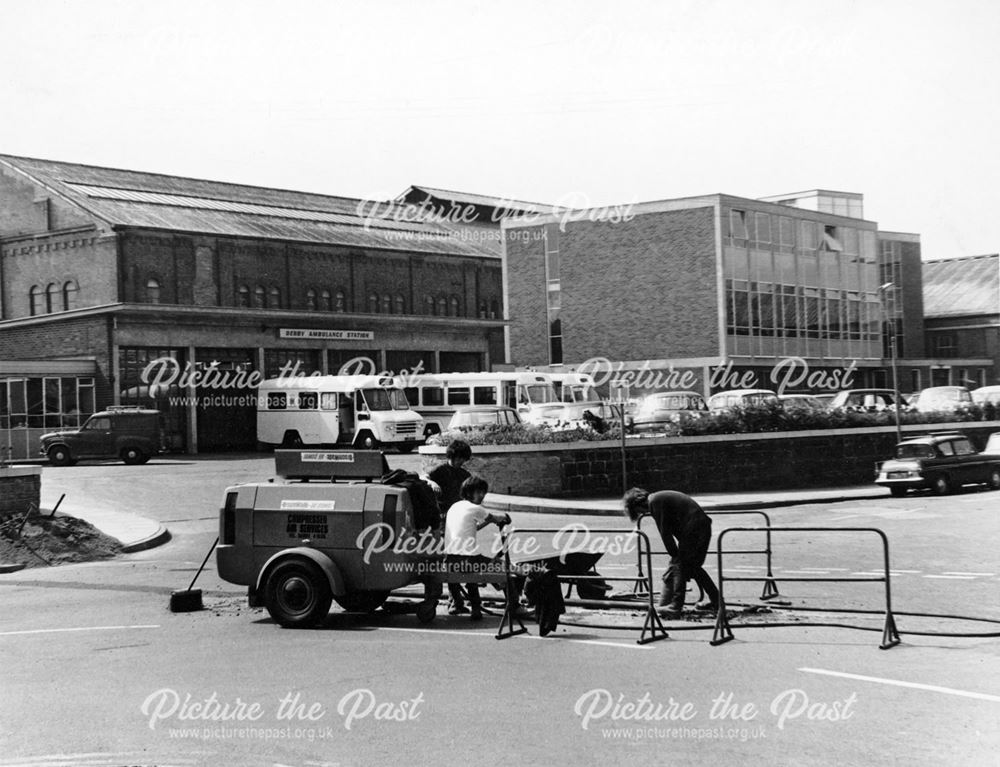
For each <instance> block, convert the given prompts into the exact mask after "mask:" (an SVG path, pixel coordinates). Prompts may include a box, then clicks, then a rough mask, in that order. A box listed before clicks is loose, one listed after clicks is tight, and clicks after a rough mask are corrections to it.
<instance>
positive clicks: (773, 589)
mask: <svg viewBox="0 0 1000 767" xmlns="http://www.w3.org/2000/svg"><path fill="white" fill-rule="evenodd" d="M705 513H706V514H708V516H710V517H715V516H724V515H729V516H732V515H736V514H744V515H745V514H754V515H756V516H760V517H763V518H764V524H765V525H766V528H764V535H765V540H766V543H765V548H764V549H746V550H733V551H730V552H727V553H729V554H764V555H765V556H766V558H767V578H766V579H765V580H764V588H763V590H762V591H761V595H760V599H762V600H765V601H766V600H768V599H774V598H775V597H776V596H780V595H779V593H778V584H777V582H776V581H775V580H774V573H773V571H772V569H771V517H770V516H768V514H767V513H766V512H763V511H760V510H758V509H753V510H733V511H706V512H705ZM651 516H652V514H643V515H641V516H640V517H639V519H638V520H637V521H636V523H635V524H636V527H637V528H639V527H641V526H642V520H643V519H645V518H646V517H651ZM727 529H735V528H727ZM722 532H725V530H723V531H722ZM721 537H722V534H721V533H720V534H719V536H718V537H717V538H716V543H715V545H716V548H715V549H710V550H709V552H708V553H709V554H716V555H717V554H718V553H719V548H718V547H719V541H720V540H721ZM652 553H653V554H656V555H657V556H667V552H665V551H654V552H652ZM636 567H637V578H636V583H635V587H634V588H633V593H634V594H636V595H637V596H638V595H639V590H638V589H639V583H640V581H641V580H644V577H643V574H642V559H641V557H640V558H639V559H638V561H637V564H636ZM704 596H705V593H704V591H702V593H701V595H700V596H699V597H698V601H700V600H701V599H702V598H703V597H704Z"/></svg>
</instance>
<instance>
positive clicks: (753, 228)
mask: <svg viewBox="0 0 1000 767" xmlns="http://www.w3.org/2000/svg"><path fill="white" fill-rule="evenodd" d="M726 240H727V244H729V245H733V246H736V247H746V246H747V245H749V246H751V247H760V248H764V249H767V250H770V249H771V247H772V246H773V247H774V249H775V250H778V251H780V252H783V253H791V252H793V251H794V250H795V249H796V246H797V247H798V249H799V250H800V251H815V250H820V251H824V250H826V251H832V252H836V253H844V254H846V255H850V256H856V255H874V250H875V232H874V231H871V230H868V229H855V228H853V227H849V226H835V225H832V224H822V223H820V222H819V221H803V220H798V221H796V219H794V218H790V217H788V216H773V215H771V214H770V213H760V212H756V211H747V210H737V209H735V208H733V209H731V210H730V211H729V231H728V233H727V237H726Z"/></svg>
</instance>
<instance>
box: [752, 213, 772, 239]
mask: <svg viewBox="0 0 1000 767" xmlns="http://www.w3.org/2000/svg"><path fill="white" fill-rule="evenodd" d="M754 220H755V221H756V222H757V237H756V240H757V245H758V246H767V245H770V244H771V217H770V216H769V215H768V214H767V213H755V214H754Z"/></svg>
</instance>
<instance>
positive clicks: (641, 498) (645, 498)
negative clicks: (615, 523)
mask: <svg viewBox="0 0 1000 767" xmlns="http://www.w3.org/2000/svg"><path fill="white" fill-rule="evenodd" d="M622 504H623V505H624V506H625V513H626V514H628V518H629V519H631V520H632V521H633V522H635V521H636V520H637V519H638V518H639V516H640V515H641V514H643V513H644V512H646V511H647V510H648V505H649V493H648V492H646V491H645V490H643V489H642V488H641V487H633V488H632V489H631V490H629V491H628V492H626V493H625V495H624V497H622Z"/></svg>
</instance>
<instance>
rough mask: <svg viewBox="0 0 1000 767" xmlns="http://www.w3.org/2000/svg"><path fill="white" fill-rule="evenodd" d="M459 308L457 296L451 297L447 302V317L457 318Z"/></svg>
mask: <svg viewBox="0 0 1000 767" xmlns="http://www.w3.org/2000/svg"><path fill="white" fill-rule="evenodd" d="M459 308H460V304H459V302H458V296H452V297H451V298H450V299H449V300H448V316H449V317H457V316H458V310H459Z"/></svg>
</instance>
